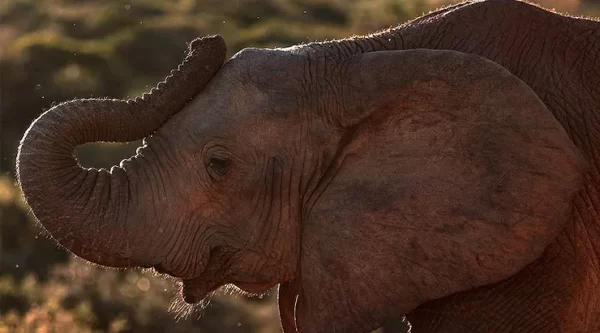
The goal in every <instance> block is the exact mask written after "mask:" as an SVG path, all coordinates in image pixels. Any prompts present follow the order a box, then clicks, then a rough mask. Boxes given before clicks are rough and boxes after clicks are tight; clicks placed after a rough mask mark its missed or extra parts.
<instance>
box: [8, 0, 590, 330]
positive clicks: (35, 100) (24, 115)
mask: <svg viewBox="0 0 600 333" xmlns="http://www.w3.org/2000/svg"><path fill="white" fill-rule="evenodd" d="M546 1H548V4H549V5H550V6H556V5H558V4H564V6H565V8H558V9H559V10H569V11H571V12H573V13H577V14H582V13H588V14H590V15H598V13H600V12H599V11H598V7H594V4H593V1H586V2H585V3H583V4H581V5H580V4H579V2H578V0H570V1H565V2H562V1H552V0H546ZM449 2H457V1H452V0H437V1H436V0H334V1H330V0H264V1H256V0H235V1H223V2H222V1H217V0H173V1H159V0H129V1H127V2H124V1H120V0H85V1H84V0H5V1H0V45H1V47H0V67H1V71H0V75H1V77H0V79H1V87H0V89H1V91H0V96H1V98H2V99H1V110H2V117H1V123H0V125H1V129H0V151H1V152H2V156H1V159H0V169H1V170H3V171H8V172H9V174H7V175H6V176H4V177H0V242H1V243H0V332H38V331H39V332H42V331H48V332H147V331H151V332H189V331H197V332H263V333H267V332H278V331H279V328H278V320H277V311H276V308H275V304H274V297H273V296H272V295H271V296H267V297H265V298H264V299H262V300H256V299H254V300H253V299H246V298H244V297H234V296H232V295H226V294H219V295H218V296H216V297H215V299H214V301H213V303H212V304H213V305H212V306H211V307H209V308H208V309H207V311H205V313H204V316H203V317H202V318H201V319H199V320H196V318H195V317H192V318H189V319H185V320H180V321H176V320H174V319H173V318H174V315H172V314H169V313H168V312H167V309H168V307H169V304H170V302H171V299H172V298H173V293H174V286H173V285H174V282H173V281H171V280H166V279H164V278H162V277H156V276H153V275H152V274H151V273H149V272H141V271H131V270H129V271H117V270H106V269H103V268H100V267H96V266H92V265H89V264H86V263H84V262H83V261H81V260H79V259H76V258H73V257H71V256H70V255H69V254H67V253H66V252H65V251H64V250H63V249H61V248H59V247H58V246H57V245H56V244H55V243H54V242H53V241H52V240H51V239H49V238H48V237H47V235H46V234H45V233H44V231H43V229H42V228H41V227H40V226H39V225H36V223H35V222H34V219H33V217H32V216H31V215H30V214H28V208H27V206H26V204H25V203H24V202H23V200H22V198H21V197H20V194H19V192H18V190H17V188H16V187H15V185H14V184H13V180H12V178H11V174H12V171H13V167H14V157H15V155H16V147H17V144H18V140H19V139H20V138H21V136H22V135H23V132H24V131H25V129H26V128H27V126H28V125H29V124H30V123H31V121H32V120H33V119H34V118H35V117H37V116H38V115H39V114H40V113H41V112H42V111H43V110H46V109H48V108H49V107H51V106H52V105H53V104H54V103H58V102H61V101H65V100H69V99H73V98H82V97H104V96H108V97H113V98H123V97H126V96H137V95H139V94H141V93H143V92H145V91H147V90H149V89H150V88H151V87H153V86H155V85H156V83H157V82H159V81H160V80H162V79H163V78H164V77H165V76H166V75H167V74H168V73H169V71H170V70H171V69H172V68H175V67H176V66H177V64H178V63H179V62H180V61H181V60H182V58H183V56H184V53H183V52H184V50H185V48H186V42H189V41H190V40H191V39H193V38H195V37H198V36H203V35H208V34H221V35H222V36H223V37H224V38H225V40H226V41H227V43H228V46H229V55H232V54H234V53H235V52H237V51H239V50H240V49H242V48H244V47H248V46H254V47H276V46H289V45H292V44H297V43H304V42H309V41H313V40H323V39H334V38H342V37H346V36H350V35H353V34H360V33H368V32H373V31H377V30H380V29H383V28H388V27H390V26H394V25H397V24H400V23H403V22H405V21H407V20H409V19H412V18H414V17H416V16H419V15H421V14H423V13H426V12H428V11H430V10H432V9H435V8H436V7H439V6H441V5H444V4H447V3H449ZM542 2H543V1H542ZM137 145H138V143H130V144H106V143H104V144H89V145H85V146H83V147H80V149H78V152H77V155H78V156H79V158H80V161H81V163H82V164H84V165H86V166H96V167H109V166H111V165H114V164H116V163H118V161H119V160H120V159H122V158H125V157H128V156H130V155H132V154H133V152H134V150H135V147H136V146H137Z"/></svg>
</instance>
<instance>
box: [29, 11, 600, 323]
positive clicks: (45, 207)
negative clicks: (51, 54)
mask: <svg viewBox="0 0 600 333" xmlns="http://www.w3.org/2000/svg"><path fill="white" fill-rule="evenodd" d="M599 28H600V25H599V24H598V23H597V22H594V21H588V20H583V19H574V18H568V17H564V16H560V15H558V14H553V13H550V12H548V11H545V10H543V9H540V8H537V7H534V6H531V5H528V4H525V3H522V2H517V1H509V0H490V1H483V2H472V3H471V2H468V3H464V4H460V5H456V6H452V7H448V8H446V9H443V10H440V11H438V12H435V13H432V14H429V15H427V16H425V17H423V18H420V19H418V20H415V21H413V22H409V23H407V24H405V25H403V26H400V27H398V28H396V29H392V30H389V31H385V32H381V33H378V34H376V35H372V36H366V37H356V38H352V39H348V40H342V41H334V42H327V43H314V44H307V45H302V46H297V47H291V48H286V49H277V50H259V49H247V50H244V51H242V52H240V53H238V54H237V55H235V56H234V57H233V58H232V59H230V60H229V61H228V62H226V63H225V64H224V65H223V66H222V67H221V63H222V62H223V57H224V45H223V42H222V40H221V39H219V38H218V37H213V38H212V39H203V40H200V41H196V42H194V43H192V45H191V46H190V51H189V56H188V60H186V62H185V63H184V65H183V66H182V67H181V68H180V69H179V70H178V72H175V73H174V74H173V76H172V77H171V78H170V79H168V80H167V82H166V84H164V85H162V86H159V87H158V89H157V91H155V92H153V93H152V94H151V95H149V96H146V98H145V99H144V100H141V101H136V102H129V103H125V102H121V101H99V100H96V101H94V100H91V101H75V102H71V103H66V104H62V105H59V106H57V107H55V108H54V109H52V110H49V111H48V112H47V113H45V114H44V115H42V116H41V117H40V118H39V119H38V120H36V122H35V123H34V124H33V125H32V127H31V128H30V129H29V130H28V132H27V133H26V134H25V136H24V139H23V141H22V145H21V147H20V151H19V156H18V170H19V181H20V183H21V186H22V189H23V192H24V194H25V197H26V199H27V201H28V203H29V204H30V205H31V207H32V210H33V212H34V214H35V215H36V217H37V218H38V219H39V220H40V222H41V223H42V224H43V225H44V227H45V228H46V229H47V230H48V231H49V232H50V233H51V234H52V236H53V237H54V238H55V239H56V240H57V241H58V242H59V243H61V244H62V245H63V246H65V247H67V248H68V249H70V250H71V251H73V252H74V253H75V254H77V255H79V256H81V257H83V258H86V259H88V260H90V261H93V262H96V263H100V264H103V265H107V266H115V267H130V266H142V267H154V268H155V269H156V270H157V271H159V272H162V273H167V274H169V275H172V276H175V277H178V278H180V279H181V280H182V282H183V288H182V296H183V298H184V300H185V301H187V302H189V303H196V302H200V301H201V300H203V299H204V298H206V297H207V295H209V294H210V293H211V292H212V291H213V290H215V289H217V288H218V287H220V286H222V285H225V284H234V285H236V286H237V287H239V288H240V289H242V290H244V291H246V292H249V293H261V292H264V291H266V290H267V289H268V288H270V287H272V286H274V285H277V284H280V290H279V298H280V299H279V302H280V313H281V318H282V325H283V328H284V330H285V332H286V333H288V332H294V331H295V330H298V331H299V332H301V333H304V332H317V333H319V332H369V331H370V330H372V329H375V328H377V327H379V326H381V325H383V324H384V323H385V322H387V321H388V320H389V319H392V318H396V317H402V316H404V315H407V317H408V319H409V320H410V321H411V323H412V325H413V332H596V331H600V295H599V293H600V292H599V291H597V289H598V288H597V280H598V278H599V275H598V273H599V269H598V267H599V266H598V265H599V263H598V259H597V258H598V257H597V252H596V250H595V249H596V248H600V247H599V244H598V241H599V240H600V224H599V223H600V220H599V217H598V216H597V211H596V208H595V207H600V202H598V200H599V199H600V197H599V196H598V193H597V191H598V188H599V187H598V186H597V183H598V181H600V178H599V177H600V174H598V171H597V168H596V165H597V164H596V163H597V161H596V159H597V158H598V156H600V154H599V152H598V151H597V149H598V148H597V146H598V142H597V140H596V135H595V130H596V127H597V121H596V115H595V112H596V111H597V110H598V109H599V108H600V99H599V97H598V96H600V88H599V87H600V85H599V84H598V83H599V82H598V77H599V76H600V63H599V62H597V61H596V58H597V57H598V55H599V54H600V46H599V44H598V42H597V41H598V40H600V39H599V37H600V29H599ZM402 50H404V51H402ZM442 50H445V51H442ZM182 82H184V83H182ZM190 82H195V84H194V85H190V84H189V83H190ZM172 96H175V98H172ZM164 110H168V112H167V111H164ZM92 111H93V112H92ZM143 112H145V114H144V113H143ZM118 117H123V119H121V118H118ZM115 119H118V120H119V121H112V120H115ZM115 124H118V125H115ZM117 127H118V128H117ZM138 127H139V128H141V129H139V130H137V131H135V130H136V129H137V128H138ZM134 132H135V133H134ZM123 133H125V134H123ZM139 137H146V140H145V146H144V147H142V148H141V149H140V151H139V153H138V155H137V156H136V157H135V158H133V159H131V160H128V161H124V162H123V163H122V164H121V166H120V167H115V168H113V169H112V170H111V172H107V171H106V170H101V171H97V170H83V169H80V168H79V167H78V166H77V165H76V164H75V162H74V160H73V159H72V156H71V153H72V149H73V148H74V146H76V145H78V144H82V143H85V142H89V141H98V140H109V141H127V140H135V139H137V138H139ZM59 190H60V191H61V193H62V194H61V195H62V199H63V201H60V200H56V196H57V195H59V194H57V193H58V191H59ZM55 202H56V203H55ZM150 231H152V232H150Z"/></svg>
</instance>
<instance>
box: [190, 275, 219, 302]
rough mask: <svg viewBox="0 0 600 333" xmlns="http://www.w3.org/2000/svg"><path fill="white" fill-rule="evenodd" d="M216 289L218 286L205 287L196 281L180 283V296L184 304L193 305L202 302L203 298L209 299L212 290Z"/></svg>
mask: <svg viewBox="0 0 600 333" xmlns="http://www.w3.org/2000/svg"><path fill="white" fill-rule="evenodd" d="M218 288H219V286H218V285H217V286H212V287H207V285H205V284H204V283H201V282H198V281H190V280H188V281H182V285H181V296H182V297H183V300H184V301H185V302H186V303H188V304H195V303H198V302H202V301H203V300H204V299H205V298H207V297H209V296H210V294H211V293H212V292H213V291H214V290H216V289H218Z"/></svg>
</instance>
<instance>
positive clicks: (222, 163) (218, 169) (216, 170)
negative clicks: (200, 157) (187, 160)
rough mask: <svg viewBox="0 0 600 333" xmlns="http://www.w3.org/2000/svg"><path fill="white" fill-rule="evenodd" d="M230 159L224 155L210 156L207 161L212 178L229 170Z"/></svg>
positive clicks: (221, 175) (223, 174)
mask: <svg viewBox="0 0 600 333" xmlns="http://www.w3.org/2000/svg"><path fill="white" fill-rule="evenodd" d="M230 166H231V160H230V159H228V158H224V157H216V156H215V157H211V158H210V160H209V161H208V168H209V171H210V173H211V175H212V176H213V178H218V177H223V176H225V175H226V174H227V171H229V167H230Z"/></svg>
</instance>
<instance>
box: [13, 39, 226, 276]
mask: <svg viewBox="0 0 600 333" xmlns="http://www.w3.org/2000/svg"><path fill="white" fill-rule="evenodd" d="M225 53H226V48H225V43H224V41H223V39H222V38H221V37H220V36H214V37H205V38H201V39H196V40H194V41H193V42H192V43H191V44H190V45H189V48H188V55H187V57H186V58H185V60H184V61H183V63H182V64H181V65H180V66H179V67H178V68H177V69H176V70H173V71H172V72H171V75H170V76H169V77H167V78H166V80H165V81H163V82H161V83H159V84H158V86H157V87H156V88H154V89H152V90H151V91H150V92H149V93H147V94H144V95H143V96H142V97H139V98H136V99H135V100H127V101H125V100H116V99H80V100H74V101H70V102H65V103H62V104H59V105H57V106H55V107H53V108H51V109H50V110H48V111H46V112H45V113H43V114H42V115H41V116H40V117H39V118H37V119H36V120H35V121H34V122H33V123H32V124H31V126H30V127H29V129H28V130H27V131H26V132H25V135H24V136H23V139H22V140H21V144H20V147H19V152H18V156H17V172H18V180H19V183H20V185H21V189H22V191H23V194H24V196H25V199H26V200H27V202H28V204H29V205H30V207H31V209H32V211H33V213H34V215H35V217H36V218H37V220H39V221H40V222H41V224H42V225H43V226H44V228H45V229H46V230H47V231H48V232H49V233H50V234H51V235H52V236H53V237H54V238H55V239H56V240H57V241H58V242H59V243H60V244H61V245H62V246H64V247H66V248H67V249H69V250H70V251H72V252H73V253H75V254H76V255H78V256H80V257H83V258H85V259H87V260H90V261H93V262H96V263H98V264H101V265H107V266H114V267H126V266H150V265H153V264H155V263H154V262H152V259H151V258H153V256H152V255H151V254H150V253H147V252H149V251H145V250H147V249H151V248H153V247H152V246H151V244H146V243H148V242H149V241H148V239H149V237H147V236H149V235H140V231H144V230H146V231H147V228H143V227H140V224H143V223H144V221H143V219H141V217H140V216H136V214H138V209H137V208H136V207H135V206H136V203H137V202H140V201H141V200H140V198H134V197H132V196H133V195H136V191H132V188H133V187H132V186H131V183H130V180H129V177H128V172H130V170H128V168H129V167H128V165H132V166H133V165H134V164H129V163H121V166H120V167H116V166H115V167H113V168H112V169H111V170H110V171H108V170H104V169H100V170H97V169H85V168H82V167H81V166H80V165H79V164H78V163H77V160H76V158H75V156H74V149H75V147H77V146H79V145H82V144H85V143H88V142H97V141H110V142H126V141H134V140H139V139H142V138H144V137H146V136H149V135H151V134H152V133H153V132H155V131H156V130H157V129H158V128H159V127H160V126H162V125H163V124H164V123H165V122H167V121H168V120H169V118H170V117H171V116H173V115H174V114H175V113H176V112H178V111H179V110H181V109H182V108H183V107H184V106H185V105H186V103H188V102H189V101H190V100H191V99H192V98H193V97H194V96H196V95H197V94H198V93H199V92H200V91H201V90H202V89H203V87H204V86H206V84H207V83H208V82H209V81H210V80H211V78H212V77H213V76H214V75H215V73H216V72H217V71H218V70H219V68H220V67H221V65H222V64H223V61H224V59H225ZM135 165H136V168H137V167H138V165H139V167H140V168H145V167H147V166H145V165H143V164H141V163H136V164H135ZM138 171H139V170H138ZM132 237H133V238H135V239H136V242H134V241H133V238H132ZM138 240H142V243H138ZM144 240H146V243H143V241H144ZM133 244H135V246H134V245H133Z"/></svg>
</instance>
